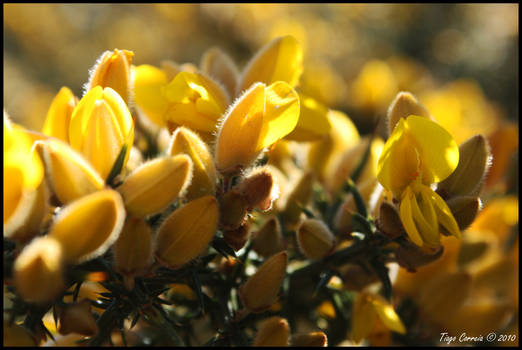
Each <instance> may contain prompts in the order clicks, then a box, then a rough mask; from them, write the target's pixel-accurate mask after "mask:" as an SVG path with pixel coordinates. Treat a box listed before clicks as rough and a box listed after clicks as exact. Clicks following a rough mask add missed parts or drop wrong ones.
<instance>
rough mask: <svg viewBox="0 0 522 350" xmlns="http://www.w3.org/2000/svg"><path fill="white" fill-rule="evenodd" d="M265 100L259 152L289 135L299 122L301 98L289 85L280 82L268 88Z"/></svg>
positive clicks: (258, 145)
mask: <svg viewBox="0 0 522 350" xmlns="http://www.w3.org/2000/svg"><path fill="white" fill-rule="evenodd" d="M265 99H266V101H265V114H264V116H263V126H262V129H261V133H260V137H259V141H258V144H257V148H258V150H259V151H260V150H262V149H263V148H265V147H268V146H270V145H272V144H273V143H274V142H276V141H277V140H279V139H281V138H283V137H285V136H286V135H288V134H289V133H290V132H291V131H292V130H294V128H295V127H296V125H297V123H298V120H299V96H298V95H297V93H296V92H295V91H294V89H292V87H291V86H290V85H288V84H287V83H285V82H282V81H278V82H276V83H273V84H272V85H270V86H268V87H267V88H266V89H265Z"/></svg>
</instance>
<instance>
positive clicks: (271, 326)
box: [252, 316, 290, 346]
mask: <svg viewBox="0 0 522 350" xmlns="http://www.w3.org/2000/svg"><path fill="white" fill-rule="evenodd" d="M289 337H290V326H289V325H288V321H287V320H285V319H284V318H281V317H277V316H274V317H271V318H269V319H267V320H265V321H263V323H262V324H261V325H260V327H259V331H258V332H257V334H256V337H255V338H254V343H253V344H252V345H253V346H288V338H289Z"/></svg>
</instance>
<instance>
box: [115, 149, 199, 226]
mask: <svg viewBox="0 0 522 350" xmlns="http://www.w3.org/2000/svg"><path fill="white" fill-rule="evenodd" d="M191 174H192V161H191V160H190V158H189V156H187V155H186V154H180V155H177V156H167V157H163V158H156V159H154V160H151V161H148V162H146V163H144V164H142V165H141V166H140V167H139V168H137V169H136V170H135V171H134V172H133V173H132V174H130V175H129V176H128V177H127V178H126V179H125V181H124V182H123V184H122V185H121V186H119V187H118V188H117V190H118V192H120V194H121V195H122V197H123V201H124V203H125V208H126V209H127V212H128V213H129V214H131V215H134V216H138V217H144V216H147V215H151V214H155V213H158V212H160V211H162V210H163V209H164V208H166V207H167V206H168V205H169V204H170V203H172V202H173V201H174V200H175V199H176V198H178V197H179V196H180V194H181V193H182V192H183V191H184V190H185V189H186V188H187V186H188V184H189V183H190V179H191Z"/></svg>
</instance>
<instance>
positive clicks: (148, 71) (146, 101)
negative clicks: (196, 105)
mask: <svg viewBox="0 0 522 350" xmlns="http://www.w3.org/2000/svg"><path fill="white" fill-rule="evenodd" d="M133 70H134V77H135V78H134V102H135V103H136V106H137V107H138V108H139V109H140V110H141V111H142V112H143V113H145V115H146V116H147V117H148V118H149V119H150V120H151V121H152V122H153V123H154V124H156V125H158V126H165V125H166V121H165V119H164V115H165V113H166V111H167V107H168V101H167V99H166V98H165V95H164V89H165V86H167V84H168V82H169V80H168V79H167V74H166V73H165V72H164V71H163V70H161V69H159V68H156V67H154V66H151V65H148V64H142V65H140V66H137V67H135V66H133Z"/></svg>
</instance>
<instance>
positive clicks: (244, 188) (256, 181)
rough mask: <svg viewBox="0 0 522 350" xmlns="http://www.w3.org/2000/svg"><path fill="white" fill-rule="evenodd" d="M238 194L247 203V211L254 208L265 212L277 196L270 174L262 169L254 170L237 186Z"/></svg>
mask: <svg viewBox="0 0 522 350" xmlns="http://www.w3.org/2000/svg"><path fill="white" fill-rule="evenodd" d="M239 192H240V193H241V195H242V196H243V198H244V199H245V201H246V203H247V210H249V211H251V210H253V209H254V208H258V209H260V210H263V211H266V210H269V209H270V208H271V207H272V202H273V200H274V199H275V198H277V196H278V195H279V190H278V186H277V184H276V183H275V182H274V178H273V176H272V174H271V173H270V172H269V171H267V170H265V169H264V168H258V169H255V170H254V171H253V172H252V173H250V174H249V175H248V176H246V177H245V178H244V179H243V181H242V182H241V184H240V185H239Z"/></svg>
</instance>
